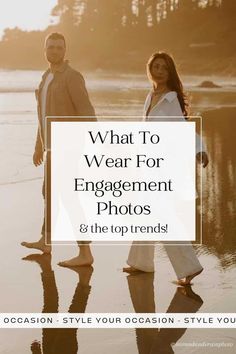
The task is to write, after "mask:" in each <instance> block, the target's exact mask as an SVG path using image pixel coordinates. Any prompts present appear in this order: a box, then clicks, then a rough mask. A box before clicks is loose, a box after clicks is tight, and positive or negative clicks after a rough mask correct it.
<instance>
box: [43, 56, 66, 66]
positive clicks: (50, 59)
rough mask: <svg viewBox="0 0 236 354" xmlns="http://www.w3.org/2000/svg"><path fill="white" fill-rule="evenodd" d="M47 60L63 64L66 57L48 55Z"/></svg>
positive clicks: (54, 63)
mask: <svg viewBox="0 0 236 354" xmlns="http://www.w3.org/2000/svg"><path fill="white" fill-rule="evenodd" d="M47 61H48V62H49V63H50V64H52V65H57V64H61V63H62V62H63V61H64V58H52V57H47Z"/></svg>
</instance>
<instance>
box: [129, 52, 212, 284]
mask: <svg viewBox="0 0 236 354" xmlns="http://www.w3.org/2000/svg"><path fill="white" fill-rule="evenodd" d="M147 75H148V78H149V80H150V81H151V83H152V86H153V87H152V90H151V91H150V92H149V94H148V95H147V98H146V101H145V104H144V117H145V119H146V120H148V119H149V117H152V118H153V117H158V116H168V117H171V116H181V117H183V119H186V117H187V115H188V102H187V98H186V96H185V94H184V92H183V85H182V83H181V80H180V78H179V75H178V73H177V70H176V66H175V63H174V61H173V59H172V57H171V56H170V55H168V54H167V53H164V52H159V53H155V54H153V55H152V56H151V57H150V59H149V61H148V63H147ZM168 120H169V119H168ZM201 150H204V149H202V148H201V142H200V138H199V136H198V135H197V136H196V153H197V155H196V158H197V160H198V161H201V162H202V164H203V167H206V166H207V164H208V157H207V154H206V152H204V151H201ZM143 243H144V242H143V241H140V242H139V241H136V242H133V244H132V246H131V249H130V252H129V257H128V260H127V263H128V265H129V267H127V268H123V271H124V272H128V273H133V272H137V271H143V272H154V245H153V243H151V242H145V243H146V244H145V245H143ZM141 244H142V245H143V246H142V245H141ZM165 249H166V252H167V255H168V257H169V259H170V261H171V263H172V266H173V268H174V270H175V273H176V275H177V279H178V280H177V282H176V283H177V284H178V285H183V286H184V285H188V284H190V283H191V280H192V279H193V278H194V277H196V276H197V275H198V274H200V273H201V272H202V271H203V268H202V266H201V264H200V262H199V260H198V258H197V256H196V254H195V251H194V249H193V246H192V244H189V245H178V246H174V245H173V246H172V245H165Z"/></svg>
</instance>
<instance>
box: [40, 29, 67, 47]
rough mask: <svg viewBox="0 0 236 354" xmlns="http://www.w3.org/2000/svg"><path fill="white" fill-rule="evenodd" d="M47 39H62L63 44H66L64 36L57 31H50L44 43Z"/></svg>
mask: <svg viewBox="0 0 236 354" xmlns="http://www.w3.org/2000/svg"><path fill="white" fill-rule="evenodd" d="M48 39H54V40H57V39H62V40H63V41H64V44H65V46H66V40H65V37H64V36H63V34H62V33H59V32H52V33H50V34H49V35H48V36H47V37H46V39H45V43H46V42H47V40H48Z"/></svg>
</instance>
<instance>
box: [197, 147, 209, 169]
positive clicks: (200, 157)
mask: <svg viewBox="0 0 236 354" xmlns="http://www.w3.org/2000/svg"><path fill="white" fill-rule="evenodd" d="M196 158H197V162H198V163H202V165H203V167H206V166H207V165H208V163H209V159H208V155H207V153H206V152H205V151H200V152H198V153H197V155H196Z"/></svg>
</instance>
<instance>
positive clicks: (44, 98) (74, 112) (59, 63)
mask: <svg viewBox="0 0 236 354" xmlns="http://www.w3.org/2000/svg"><path fill="white" fill-rule="evenodd" d="M65 52H66V43H65V38H64V36H63V35H62V34H60V33H56V32H55V33H51V34H50V35H49V36H48V37H47V38H46V40H45V56H46V59H47V61H48V63H49V68H48V70H47V71H46V72H45V73H44V74H43V76H42V81H41V83H40V85H39V88H38V90H36V97H37V102H38V133H37V138H36V144H35V152H34V155H33V163H34V165H35V166H39V165H41V164H42V163H43V157H44V152H45V138H46V137H45V134H44V130H45V129H44V128H45V117H46V116H90V117H91V116H92V117H95V112H94V109H93V106H92V105H91V103H90V100H89V96H88V93H87V90H86V87H85V82H84V79H83V76H82V75H81V74H80V73H79V72H78V71H76V70H74V69H72V68H71V67H70V66H69V65H68V62H67V61H65V60H64V58H65ZM50 159H51V152H50V151H47V154H46V172H47V173H46V175H45V176H46V177H44V183H43V197H44V199H45V179H46V182H47V192H48V194H49V195H50V180H51V171H50ZM47 202H48V206H49V207H50V204H49V203H50V198H48V199H47ZM47 217H49V216H48V215H47ZM47 224H50V222H49V223H47ZM48 228H49V227H47V232H46V231H45V229H46V228H45V215H44V223H43V226H42V231H41V237H40V239H39V240H38V241H36V242H22V243H21V244H22V246H25V247H27V248H34V249H38V250H40V251H42V252H43V253H51V232H50V230H49V229H48ZM81 243H83V244H82V245H81V246H80V251H79V255H78V256H77V257H75V258H72V259H70V260H68V261H65V262H60V263H59V265H62V266H68V267H73V266H84V265H91V264H92V263H93V257H92V254H91V250H90V247H89V244H88V243H89V242H85V241H84V242H81Z"/></svg>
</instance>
